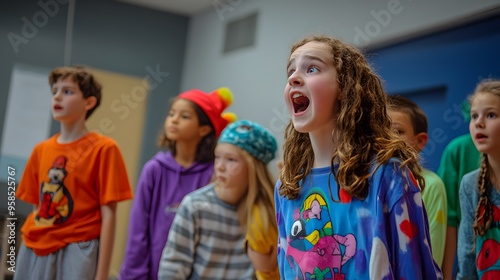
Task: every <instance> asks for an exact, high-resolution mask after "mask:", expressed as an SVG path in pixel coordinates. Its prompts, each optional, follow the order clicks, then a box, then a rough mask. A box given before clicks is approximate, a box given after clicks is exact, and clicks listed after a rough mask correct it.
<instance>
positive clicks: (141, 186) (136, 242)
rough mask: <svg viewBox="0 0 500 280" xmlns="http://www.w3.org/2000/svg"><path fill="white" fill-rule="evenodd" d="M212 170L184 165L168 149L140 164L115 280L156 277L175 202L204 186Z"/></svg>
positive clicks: (210, 166) (209, 165)
mask: <svg viewBox="0 0 500 280" xmlns="http://www.w3.org/2000/svg"><path fill="white" fill-rule="evenodd" d="M213 170H214V165H213V162H209V163H194V164H193V165H192V166H190V167H188V168H184V167H182V166H180V165H179V164H178V163H177V162H176V161H175V159H174V158H173V156H172V154H171V153H170V152H158V153H157V154H156V155H155V156H154V157H153V158H152V159H151V160H149V161H148V162H147V163H146V164H145V165H144V168H143V170H142V173H141V177H140V178H139V183H138V184H137V188H136V191H135V195H134V201H133V204H132V210H131V213H130V221H129V233H128V240H127V249H126V251H125V258H124V260H123V263H122V266H121V270H120V276H119V279H121V280H132V279H134V280H135V279H148V280H149V279H153V280H154V279H158V266H159V263H160V258H161V254H162V251H163V248H164V247H165V243H166V242H167V237H168V231H169V230H170V226H171V225H172V221H173V219H174V216H175V212H176V210H177V207H178V206H179V203H180V202H181V200H182V198H183V197H184V196H185V195H186V194H188V193H190V192H192V191H194V190H196V189H199V188H201V187H203V186H205V185H207V184H208V183H209V181H210V179H211V178H212V174H213Z"/></svg>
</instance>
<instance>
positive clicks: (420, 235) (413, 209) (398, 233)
mask: <svg viewBox="0 0 500 280" xmlns="http://www.w3.org/2000/svg"><path fill="white" fill-rule="evenodd" d="M392 180H394V181H393V182H391V185H392V186H393V187H392V189H393V190H396V191H394V192H390V193H389V195H392V196H395V198H396V200H395V203H394V204H393V205H392V207H391V208H390V212H389V232H388V234H390V235H391V236H390V237H388V240H390V241H389V242H391V243H390V246H391V247H392V248H391V249H390V252H391V258H390V259H391V263H392V269H393V272H394V276H395V277H394V278H395V279H426V280H432V279H441V278H442V272H441V270H440V269H439V266H438V265H437V263H436V262H435V261H434V258H433V257H432V252H431V249H430V247H429V244H430V237H429V225H428V220H427V215H426V212H425V211H424V208H423V202H422V196H421V194H420V190H419V189H418V188H417V186H416V185H417V183H416V181H415V179H414V178H413V175H411V173H410V171H409V170H408V169H406V171H405V172H404V173H402V172H401V171H396V172H394V178H393V179H392ZM398 189H399V190H401V192H399V191H397V190H398Z"/></svg>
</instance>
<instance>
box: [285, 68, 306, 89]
mask: <svg viewBox="0 0 500 280" xmlns="http://www.w3.org/2000/svg"><path fill="white" fill-rule="evenodd" d="M288 83H289V84H290V86H300V85H302V84H303V83H304V81H303V80H302V77H301V76H300V74H299V73H298V72H297V71H296V72H293V74H292V75H290V77H288Z"/></svg>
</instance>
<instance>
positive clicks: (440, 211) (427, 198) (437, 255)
mask: <svg viewBox="0 0 500 280" xmlns="http://www.w3.org/2000/svg"><path fill="white" fill-rule="evenodd" d="M422 175H423V177H424V180H425V189H424V191H423V192H422V200H423V201H424V205H425V210H426V211H427V217H428V219H429V234H430V236H431V245H432V256H433V257H434V260H435V261H436V262H437V263H438V264H439V265H441V264H442V263H443V256H444V244H445V238H446V212H447V211H446V209H447V203H446V190H445V188H444V183H443V181H442V180H441V178H439V176H438V175H437V174H436V173H434V172H432V171H430V170H427V169H424V170H423V172H422Z"/></svg>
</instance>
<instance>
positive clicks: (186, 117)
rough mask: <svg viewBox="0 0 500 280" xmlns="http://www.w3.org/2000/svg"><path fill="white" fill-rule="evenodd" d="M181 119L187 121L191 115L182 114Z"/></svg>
mask: <svg viewBox="0 0 500 280" xmlns="http://www.w3.org/2000/svg"><path fill="white" fill-rule="evenodd" d="M182 118H183V119H185V120H189V119H190V118H191V115H187V114H183V115H182Z"/></svg>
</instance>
